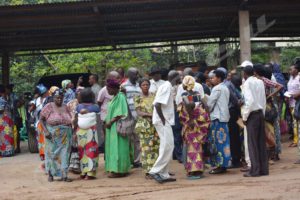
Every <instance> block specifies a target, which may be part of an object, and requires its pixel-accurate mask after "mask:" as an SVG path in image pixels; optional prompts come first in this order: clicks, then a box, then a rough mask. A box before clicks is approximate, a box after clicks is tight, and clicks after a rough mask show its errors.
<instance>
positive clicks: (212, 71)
mask: <svg viewBox="0 0 300 200" xmlns="http://www.w3.org/2000/svg"><path fill="white" fill-rule="evenodd" d="M214 71H215V70H211V71H210V72H209V73H208V78H212V77H214V76H215V75H214Z"/></svg>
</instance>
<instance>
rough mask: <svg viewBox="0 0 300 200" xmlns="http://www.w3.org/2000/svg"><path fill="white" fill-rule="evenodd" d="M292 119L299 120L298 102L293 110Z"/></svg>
mask: <svg viewBox="0 0 300 200" xmlns="http://www.w3.org/2000/svg"><path fill="white" fill-rule="evenodd" d="M294 118H295V119H296V120H300V100H297V101H296V104H295V108H294Z"/></svg>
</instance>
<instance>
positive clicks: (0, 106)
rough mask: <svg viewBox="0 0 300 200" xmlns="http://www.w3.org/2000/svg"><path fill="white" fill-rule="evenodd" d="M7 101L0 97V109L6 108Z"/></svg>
mask: <svg viewBox="0 0 300 200" xmlns="http://www.w3.org/2000/svg"><path fill="white" fill-rule="evenodd" d="M6 104H7V101H6V100H5V99H4V98H3V97H0V110H4V109H5V107H6Z"/></svg>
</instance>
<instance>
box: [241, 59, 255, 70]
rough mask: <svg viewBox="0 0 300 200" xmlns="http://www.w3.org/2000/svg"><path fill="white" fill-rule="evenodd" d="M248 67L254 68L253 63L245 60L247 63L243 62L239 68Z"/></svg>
mask: <svg viewBox="0 0 300 200" xmlns="http://www.w3.org/2000/svg"><path fill="white" fill-rule="evenodd" d="M247 66H251V67H253V63H252V62H250V61H249V60H245V61H244V62H242V64H241V65H240V66H238V67H241V68H245V67H247Z"/></svg>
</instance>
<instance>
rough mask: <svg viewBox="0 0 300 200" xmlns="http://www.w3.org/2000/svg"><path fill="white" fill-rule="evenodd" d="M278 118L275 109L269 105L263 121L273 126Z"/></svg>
mask: <svg viewBox="0 0 300 200" xmlns="http://www.w3.org/2000/svg"><path fill="white" fill-rule="evenodd" d="M277 116H278V113H277V109H276V107H275V105H274V104H273V103H269V104H268V105H267V108H266V113H265V120H266V121H267V122H269V123H271V124H273V123H274V122H275V120H276V118H277Z"/></svg>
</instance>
